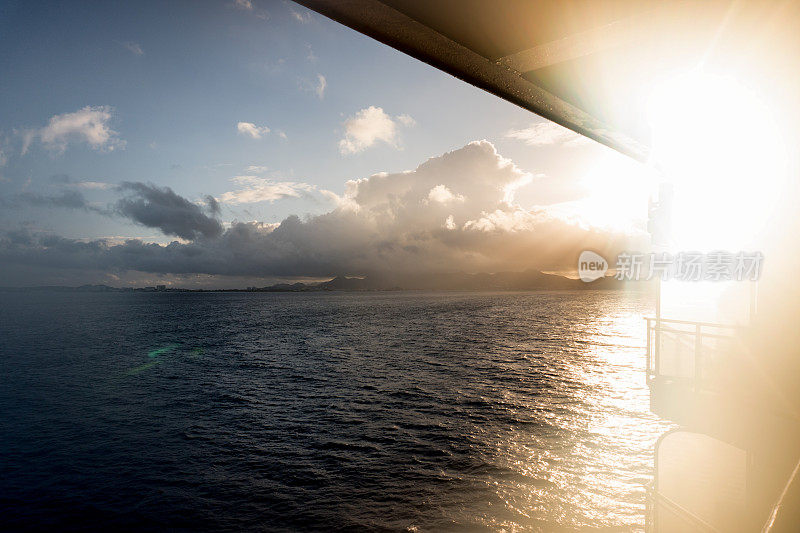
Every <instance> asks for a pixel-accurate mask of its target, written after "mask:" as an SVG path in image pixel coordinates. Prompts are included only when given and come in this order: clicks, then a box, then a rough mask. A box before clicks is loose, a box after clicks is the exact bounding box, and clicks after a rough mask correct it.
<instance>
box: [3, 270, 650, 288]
mask: <svg viewBox="0 0 800 533" xmlns="http://www.w3.org/2000/svg"><path fill="white" fill-rule="evenodd" d="M650 286H651V284H650V283H648V282H635V283H632V282H622V281H619V280H617V279H615V278H614V277H611V276H607V277H605V278H601V279H598V280H596V281H593V282H591V283H584V282H583V281H581V280H577V279H571V278H567V277H565V276H559V275H555V274H545V273H543V272H539V271H536V270H526V271H524V272H498V273H494V274H488V273H479V274H467V273H463V272H455V273H443V274H425V275H416V276H409V275H404V276H390V275H380V276H366V277H348V276H336V277H334V278H333V279H331V280H328V281H321V282H316V283H302V282H297V283H276V284H273V285H267V286H264V287H255V286H251V287H246V288H228V289H221V288H193V289H190V288H177V287H168V286H166V285H156V286H148V287H111V286H109V285H80V286H64V285H39V286H30V287H0V292H84V293H99V292H321V291H406V290H449V291H530V290H587V289H589V290H623V289H627V290H630V289H634V290H641V291H647V290H649V289H650Z"/></svg>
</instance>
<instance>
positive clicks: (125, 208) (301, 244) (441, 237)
mask: <svg viewBox="0 0 800 533" xmlns="http://www.w3.org/2000/svg"><path fill="white" fill-rule="evenodd" d="M525 183H527V185H521V184H525ZM538 183H539V182H538V181H537V180H533V181H531V176H530V175H529V174H528V173H526V172H523V171H522V170H521V169H519V168H517V167H516V166H515V165H514V164H513V163H512V162H511V161H509V160H508V159H505V158H503V157H501V156H500V155H499V154H498V153H497V152H496V150H495V148H494V146H493V145H492V144H491V143H489V142H487V141H477V142H472V143H470V144H468V145H466V146H465V147H463V148H460V149H458V150H454V151H452V152H448V153H446V154H443V155H440V156H437V157H433V158H431V159H429V160H427V161H426V162H424V163H422V164H421V165H419V166H418V167H417V168H416V169H414V170H410V171H405V172H398V173H393V174H388V173H380V174H375V175H373V176H370V177H368V178H362V179H357V180H351V181H348V182H347V183H346V186H345V191H344V193H343V194H342V195H335V194H333V193H330V192H328V193H327V194H329V195H330V196H331V198H335V199H337V200H338V203H337V206H336V207H335V208H334V209H333V210H332V211H330V212H328V213H325V214H322V215H318V216H310V217H307V218H305V219H300V218H299V217H297V216H290V217H287V218H286V219H284V220H283V221H282V222H280V224H277V225H276V224H262V223H256V222H252V223H243V222H233V223H232V224H230V226H229V227H228V228H227V229H225V230H224V231H223V229H222V226H221V224H220V223H219V222H218V221H217V219H216V218H215V217H214V216H213V215H214V209H213V207H209V208H207V209H205V210H204V209H203V208H202V207H201V206H198V205H195V204H193V203H191V202H189V201H188V200H185V199H184V198H182V197H180V196H178V195H176V194H175V193H173V192H172V191H171V190H170V189H161V188H158V187H155V186H153V185H144V184H126V185H125V186H124V189H125V190H126V191H127V192H130V193H131V194H132V197H131V198H129V199H128V200H127V201H126V202H124V203H121V205H119V206H118V207H119V208H120V211H122V213H123V214H124V215H125V216H129V217H130V218H131V219H132V220H135V221H137V222H139V223H141V224H144V225H147V226H149V227H156V228H159V229H160V230H162V231H164V232H165V233H168V234H172V235H178V236H181V237H183V238H186V239H194V240H191V242H183V243H181V242H173V243H171V244H168V245H160V244H155V243H146V242H143V241H141V240H138V239H132V240H128V241H125V242H123V243H114V242H109V241H105V240H95V241H89V242H85V241H78V240H72V239H65V238H62V237H57V236H52V235H44V234H39V235H28V236H23V237H20V236H19V235H17V236H11V235H9V234H7V235H6V236H5V237H0V264H4V265H16V266H15V267H14V268H17V269H18V270H19V271H23V270H26V269H29V270H30V271H31V272H33V271H36V269H43V268H47V267H48V265H49V266H51V267H53V266H55V265H58V268H59V269H65V268H67V269H74V270H75V272H83V271H86V270H93V271H101V272H105V273H108V272H111V273H114V274H119V273H121V272H131V271H135V272H145V273H155V274H158V275H168V274H169V275H201V274H202V275H211V276H241V277H243V278H244V277H247V276H255V277H259V276H260V277H266V276H310V277H323V276H332V275H336V274H345V275H372V274H375V273H386V274H392V273H394V274H406V275H408V274H414V275H416V274H419V275H424V273H426V272H453V271H458V270H462V271H466V272H498V271H512V270H516V271H519V270H524V269H528V268H536V269H540V270H564V269H569V268H574V264H575V261H577V255H578V254H579V253H580V251H581V250H584V249H592V250H595V251H597V252H598V253H600V254H601V255H603V256H606V257H613V256H614V255H615V254H616V253H618V252H619V251H620V250H624V249H629V250H630V249H640V248H639V247H640V246H643V245H644V243H645V242H646V239H645V236H646V234H645V233H644V232H636V231H629V232H619V231H616V232H615V231H610V230H607V229H601V228H597V227H592V226H591V225H589V224H588V223H586V221H585V220H582V219H581V217H580V216H579V215H580V213H572V214H563V213H561V214H560V213H558V212H557V211H555V210H551V209H550V208H549V206H543V207H532V208H524V207H522V206H520V205H518V204H517V203H515V202H514V195H513V192H512V193H509V191H515V190H518V189H519V187H521V186H525V187H532V188H535V187H537V184H538ZM241 184H242V185H243V190H245V189H247V190H250V189H252V190H254V191H260V192H258V193H255V192H254V193H252V194H253V195H254V196H253V197H254V198H256V197H257V194H262V193H263V196H261V197H262V198H264V199H266V200H268V201H269V199H270V198H271V197H275V196H276V195H280V194H286V195H293V194H302V191H303V189H302V187H301V188H300V190H299V191H298V188H297V187H296V184H288V185H287V184H280V183H274V182H269V180H264V179H262V178H258V177H255V176H248V177H247V179H246V180H243V181H242V182H241ZM273 186H283V187H285V188H284V189H282V190H281V189H280V187H278V188H270V187H273ZM308 187H310V186H308ZM320 192H322V191H320ZM259 201H262V200H259ZM209 213H210V214H209ZM212 283H213V282H212Z"/></svg>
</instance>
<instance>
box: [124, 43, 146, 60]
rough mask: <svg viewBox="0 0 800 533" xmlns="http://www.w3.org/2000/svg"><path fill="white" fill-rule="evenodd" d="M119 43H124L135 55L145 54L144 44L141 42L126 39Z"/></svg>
mask: <svg viewBox="0 0 800 533" xmlns="http://www.w3.org/2000/svg"><path fill="white" fill-rule="evenodd" d="M119 44H120V45H122V46H123V47H125V49H126V50H128V51H129V52H130V53H132V54H133V55H135V56H143V55H144V50H142V45H140V44H139V43H135V42H133V41H125V42H121V43H119Z"/></svg>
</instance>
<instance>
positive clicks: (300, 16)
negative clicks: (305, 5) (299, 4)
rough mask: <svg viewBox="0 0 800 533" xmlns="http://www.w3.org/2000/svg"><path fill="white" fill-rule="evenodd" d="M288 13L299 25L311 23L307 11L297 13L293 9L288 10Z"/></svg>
mask: <svg viewBox="0 0 800 533" xmlns="http://www.w3.org/2000/svg"><path fill="white" fill-rule="evenodd" d="M289 12H290V13H291V14H292V18H294V19H295V20H296V21H297V22H299V23H300V24H308V23H309V22H311V13H309V12H308V11H298V10H296V9H293V8H289Z"/></svg>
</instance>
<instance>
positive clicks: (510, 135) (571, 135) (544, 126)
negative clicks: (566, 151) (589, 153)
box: [505, 122, 591, 146]
mask: <svg viewBox="0 0 800 533" xmlns="http://www.w3.org/2000/svg"><path fill="white" fill-rule="evenodd" d="M505 137H506V138H507V139H517V140H520V141H523V142H524V143H525V144H527V145H528V146H548V145H554V144H560V145H564V146H580V145H584V144H589V143H591V141H590V140H589V139H587V138H586V137H583V136H582V135H578V134H577V133H575V132H574V131H572V130H568V129H567V128H565V127H563V126H560V125H558V124H556V123H555V122H537V123H535V124H531V125H530V127H528V128H523V129H518V130H513V129H512V130H509V131H508V132H507V133H506V135H505Z"/></svg>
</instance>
